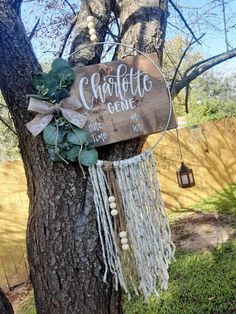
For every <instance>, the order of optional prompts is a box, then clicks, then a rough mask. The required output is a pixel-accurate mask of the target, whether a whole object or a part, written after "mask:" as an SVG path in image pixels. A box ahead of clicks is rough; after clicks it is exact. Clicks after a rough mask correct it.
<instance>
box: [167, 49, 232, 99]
mask: <svg viewBox="0 0 236 314" xmlns="http://www.w3.org/2000/svg"><path fill="white" fill-rule="evenodd" d="M234 57H236V48H235V49H233V50H230V51H227V52H224V53H222V54H219V55H217V56H214V57H211V58H208V59H206V60H203V61H201V62H198V63H196V64H195V65H192V66H191V67H190V70H189V69H188V70H187V71H185V75H184V76H183V79H182V80H181V81H179V82H177V83H175V84H174V85H173V87H172V90H171V96H172V98H174V97H176V96H177V95H178V93H179V92H180V91H181V90H182V89H183V88H185V87H186V86H187V85H188V84H189V83H190V82H192V81H193V80H195V79H196V78H197V77H198V76H199V75H201V74H202V73H204V72H206V71H207V70H209V69H210V68H212V67H214V66H215V65H218V64H220V63H222V62H224V61H226V60H229V59H232V58H234ZM190 71H191V72H190ZM189 72H190V73H189ZM187 73H189V74H187Z"/></svg>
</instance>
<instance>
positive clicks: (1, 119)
mask: <svg viewBox="0 0 236 314" xmlns="http://www.w3.org/2000/svg"><path fill="white" fill-rule="evenodd" d="M0 121H1V122H2V123H3V124H4V125H5V126H6V127H7V128H8V129H9V130H10V131H11V132H12V133H14V134H15V135H16V136H17V133H16V131H15V130H14V129H13V128H12V127H11V126H10V125H9V124H8V122H7V121H6V120H5V119H4V118H3V117H1V116H0Z"/></svg>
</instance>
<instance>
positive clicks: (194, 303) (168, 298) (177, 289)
mask: <svg viewBox="0 0 236 314" xmlns="http://www.w3.org/2000/svg"><path fill="white" fill-rule="evenodd" d="M176 257H177V260H176V262H174V263H173V264H172V266H171V268H170V283H169V288H168V290H167V291H164V292H162V293H161V295H160V297H159V298H155V297H151V298H150V299H149V302H148V303H147V304H145V303H144V300H143V298H141V297H140V298H137V297H135V298H132V300H131V301H130V302H129V301H128V300H126V302H125V313H126V314H208V313H209V314H213V313H214V314H221V313H222V314H223V313H224V314H226V313H227V314H229V313H236V240H234V241H233V242H232V243H231V244H226V245H223V246H222V247H221V248H220V249H218V250H214V251H212V252H189V251H179V252H178V253H177V254H176Z"/></svg>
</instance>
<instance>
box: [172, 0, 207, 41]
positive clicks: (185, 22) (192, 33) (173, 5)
mask: <svg viewBox="0 0 236 314" xmlns="http://www.w3.org/2000/svg"><path fill="white" fill-rule="evenodd" d="M169 1H170V4H171V5H172V7H173V8H174V9H175V11H176V12H177V13H178V14H179V16H180V18H181V20H182V21H183V23H184V25H185V26H186V27H187V29H188V30H189V31H190V33H191V35H192V36H193V38H194V39H195V40H196V41H197V42H198V43H199V44H200V45H201V43H200V42H199V39H197V37H196V36H195V34H194V32H193V31H192V29H191V27H190V26H189V25H188V23H187V21H186V19H185V18H184V16H183V14H182V13H181V12H180V10H179V9H178V8H177V6H176V5H175V4H174V2H173V1H172V0H169Z"/></svg>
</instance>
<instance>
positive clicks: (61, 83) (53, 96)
mask: <svg viewBox="0 0 236 314" xmlns="http://www.w3.org/2000/svg"><path fill="white" fill-rule="evenodd" d="M74 79H75V75H74V71H73V70H72V69H71V68H70V65H69V62H68V61H67V60H64V59H62V58H57V59H55V60H54V61H53V62H52V66H51V70H50V71H49V72H48V73H46V72H38V73H36V74H35V75H34V81H33V84H34V86H35V88H36V90H37V92H38V94H37V95H31V96H32V97H36V98H40V99H43V100H48V101H50V102H51V103H59V102H60V101H61V100H63V99H65V98H67V97H69V96H70V93H69V91H70V88H71V85H72V84H73V82H74Z"/></svg>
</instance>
